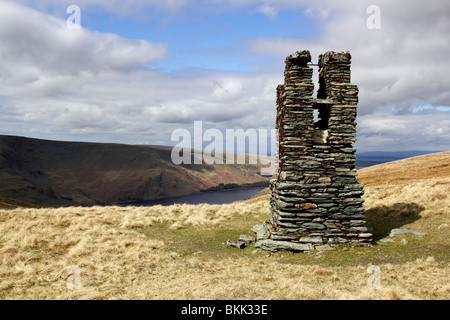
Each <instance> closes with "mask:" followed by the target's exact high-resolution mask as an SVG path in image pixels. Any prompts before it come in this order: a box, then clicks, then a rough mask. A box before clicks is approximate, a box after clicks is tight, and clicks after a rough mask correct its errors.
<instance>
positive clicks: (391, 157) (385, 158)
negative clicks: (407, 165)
mask: <svg viewBox="0 0 450 320" xmlns="http://www.w3.org/2000/svg"><path fill="white" fill-rule="evenodd" d="M438 152H441V151H425V150H411V151H367V152H358V151H357V152H356V162H355V163H356V166H357V167H359V168H364V167H370V166H373V165H377V164H381V163H386V162H392V161H396V160H401V159H406V158H412V157H417V156H422V155H426V154H432V153H438Z"/></svg>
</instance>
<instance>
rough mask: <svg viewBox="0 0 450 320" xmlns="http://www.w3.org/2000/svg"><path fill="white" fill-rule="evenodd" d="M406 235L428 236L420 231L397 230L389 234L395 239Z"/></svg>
mask: <svg viewBox="0 0 450 320" xmlns="http://www.w3.org/2000/svg"><path fill="white" fill-rule="evenodd" d="M405 233H411V234H414V235H416V236H426V235H427V233H425V232H420V231H416V230H412V229H403V228H396V229H392V230H391V232H390V233H389V236H390V237H395V236H398V235H400V234H405Z"/></svg>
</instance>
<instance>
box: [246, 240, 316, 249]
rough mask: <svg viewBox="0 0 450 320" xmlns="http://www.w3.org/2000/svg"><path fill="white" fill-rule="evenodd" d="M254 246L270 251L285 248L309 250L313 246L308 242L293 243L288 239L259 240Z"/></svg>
mask: <svg viewBox="0 0 450 320" xmlns="http://www.w3.org/2000/svg"><path fill="white" fill-rule="evenodd" d="M255 248H261V249H263V250H268V251H271V252H276V251H281V250H286V251H311V250H314V247H313V246H312V245H310V244H304V243H295V242H289V241H277V240H270V239H267V240H260V241H257V242H256V243H255Z"/></svg>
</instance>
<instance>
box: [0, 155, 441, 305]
mask: <svg viewBox="0 0 450 320" xmlns="http://www.w3.org/2000/svg"><path fill="white" fill-rule="evenodd" d="M427 157H428V158H427ZM449 163H450V152H447V153H442V154H436V155H431V156H424V157H423V158H422V157H418V158H413V159H409V160H402V161H398V162H394V163H391V164H384V165H380V166H375V167H373V168H366V169H363V170H361V171H360V173H359V177H358V179H359V180H360V181H361V182H363V183H365V184H366V188H365V191H366V194H365V200H366V202H365V207H366V209H367V215H368V223H369V222H370V223H371V226H372V227H374V229H375V230H374V235H376V240H379V239H381V238H383V237H386V236H387V232H388V231H389V228H391V227H392V226H393V227H399V226H402V227H408V228H412V229H415V230H418V231H424V232H427V233H428V235H427V236H424V237H418V236H412V235H405V236H403V237H398V238H395V239H394V242H391V243H380V244H378V243H375V244H374V246H373V247H371V248H354V249H353V248H342V249H335V250H332V251H327V252H323V253H318V254H317V253H315V252H312V253H310V254H306V253H301V254H298V253H297V254H295V253H290V252H278V253H276V254H273V255H270V256H268V253H267V252H264V251H261V250H258V252H256V253H254V252H252V251H253V250H254V249H253V248H252V247H251V246H249V247H247V248H246V249H243V250H238V249H235V248H229V247H226V246H225V244H224V243H225V242H226V240H227V239H236V237H238V236H239V234H242V233H247V234H251V232H250V231H249V228H250V227H251V226H253V225H254V224H256V223H261V222H262V221H264V220H266V219H267V218H268V216H269V213H268V207H269V204H268V195H267V194H262V195H260V196H258V197H255V198H252V199H250V200H247V201H239V202H235V203H231V204H226V205H198V206H194V205H173V206H169V207H163V206H153V207H89V208H82V207H77V208H74V207H72V208H59V209H48V208H47V209H46V208H41V209H35V208H28V209H14V210H6V209H5V210H0V299H449V298H450V283H449V281H448V274H449V271H450V268H449V259H448V258H449V256H448V249H449V242H448V230H449V229H448V226H449V225H450V221H449V219H448V214H449V210H448V209H449V207H450V197H449V196H448V195H449V194H450V173H449V169H448V164H449ZM402 239H403V240H402ZM373 264H375V265H378V266H379V267H380V270H381V288H380V289H377V290H373V289H369V288H368V286H367V279H368V278H369V276H370V275H369V274H368V273H367V272H366V270H367V267H368V266H369V265H373ZM69 266H78V267H79V269H80V272H81V274H80V280H81V288H80V289H69V288H68V287H67V280H68V279H69V277H70V276H71V275H70V274H69V273H67V268H68V267H69Z"/></svg>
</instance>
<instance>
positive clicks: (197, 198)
mask: <svg viewBox="0 0 450 320" xmlns="http://www.w3.org/2000/svg"><path fill="white" fill-rule="evenodd" d="M264 189H265V188H252V189H237V190H227V191H215V192H204V193H197V194H191V195H187V196H179V197H171V198H164V199H156V200H146V201H138V202H132V203H126V204H120V205H121V206H138V207H142V206H154V205H163V206H170V205H172V204H200V203H207V204H224V203H230V202H233V201H238V200H246V199H248V198H250V197H252V196H254V195H255V194H257V193H258V192H259V191H261V190H264Z"/></svg>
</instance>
